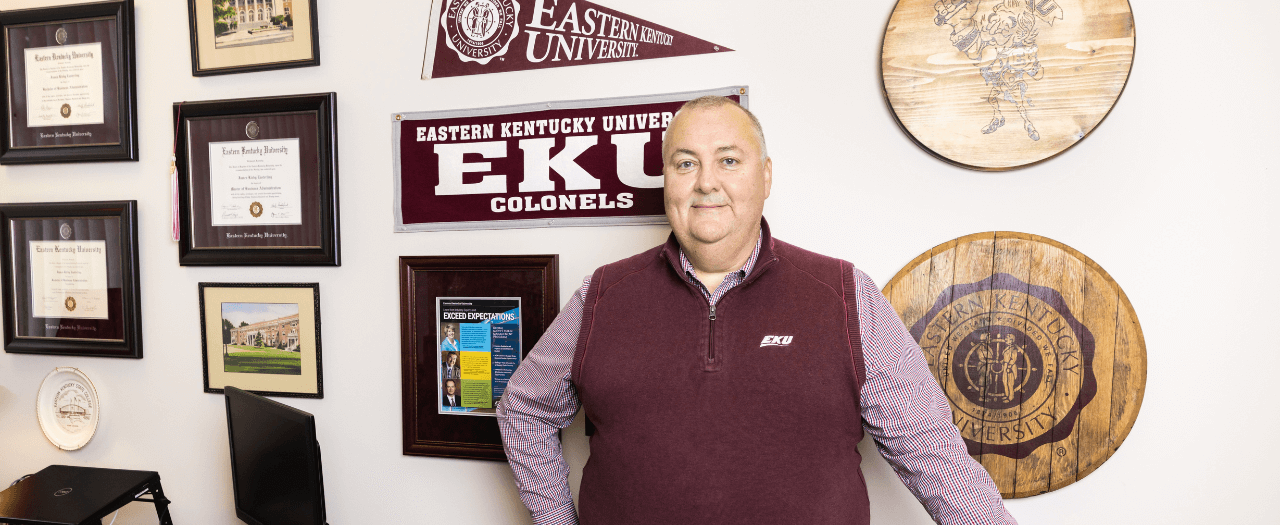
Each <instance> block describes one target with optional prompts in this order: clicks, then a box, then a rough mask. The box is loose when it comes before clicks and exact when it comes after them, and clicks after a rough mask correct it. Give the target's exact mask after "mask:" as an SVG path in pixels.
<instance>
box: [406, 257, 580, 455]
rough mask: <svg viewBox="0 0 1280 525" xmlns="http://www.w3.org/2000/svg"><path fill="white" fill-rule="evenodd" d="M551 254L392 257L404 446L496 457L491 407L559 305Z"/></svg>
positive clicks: (498, 440)
mask: <svg viewBox="0 0 1280 525" xmlns="http://www.w3.org/2000/svg"><path fill="white" fill-rule="evenodd" d="M558 261H559V259H558V257H557V256H555V255H512V256H489V255H469V256H442V257H401V258H400V341H401V342H400V371H401V372H400V373H401V376H400V384H401V410H402V417H401V424H402V425H403V433H404V435H403V438H404V441H403V449H402V453H403V454H404V455H406V456H435V457H447V458H468V459H489V460H495V461H506V459H507V456H506V454H505V453H504V452H503V450H502V435H501V434H500V433H499V431H498V422H497V418H495V417H493V407H494V406H495V405H496V403H497V401H498V400H499V399H500V398H501V396H502V393H503V392H504V391H505V388H506V379H507V378H509V377H510V376H511V374H512V373H514V372H515V368H516V367H517V366H518V364H519V363H520V362H521V361H522V359H523V357H524V356H525V355H526V354H528V352H529V350H530V349H532V348H533V345H534V344H535V343H537V342H538V339H539V338H541V337H542V334H543V332H545V331H546V330H547V328H548V327H550V326H551V321H552V320H554V319H555V317H556V314H557V313H559V311H560V306H559V305H560V299H559V297H560V294H559V289H560V284H559V269H558V267H559V266H558ZM455 401H456V402H455ZM477 416H479V417H477ZM485 416H488V417H485Z"/></svg>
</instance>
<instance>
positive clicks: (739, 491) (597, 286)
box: [572, 224, 870, 525]
mask: <svg viewBox="0 0 1280 525" xmlns="http://www.w3.org/2000/svg"><path fill="white" fill-rule="evenodd" d="M762 227H763V230H764V233H763V239H762V241H761V247H760V254H759V256H758V258H757V260H756V263H755V267H754V269H753V270H752V272H751V275H749V276H748V277H747V279H746V280H745V281H743V282H742V283H741V284H739V285H738V286H736V287H734V288H733V289H732V290H730V291H729V292H727V293H726V294H725V295H724V296H723V297H722V298H721V299H720V301H719V302H718V304H716V305H715V308H714V315H713V310H712V308H710V304H709V302H708V301H707V299H706V298H705V296H704V295H703V294H702V293H701V292H700V291H699V290H698V289H697V288H695V287H694V286H693V285H692V284H691V283H689V282H687V281H686V280H685V279H684V278H682V274H683V271H682V270H681V269H680V255H679V245H678V244H677V243H676V240H675V237H674V236H672V237H671V238H670V239H669V240H668V241H667V243H666V244H665V245H663V246H659V247H657V248H654V249H652V250H649V251H647V252H644V253H642V254H640V255H637V256H634V257H631V258H628V259H624V260H622V261H618V262H616V263H613V264H609V265H607V266H604V267H602V268H600V269H599V270H596V272H595V274H594V275H593V276H592V278H591V284H590V286H589V288H588V291H587V297H586V301H585V305H584V310H583V316H582V329H581V332H580V335H579V339H578V346H577V350H576V353H575V354H574V363H573V371H572V380H573V383H574V386H575V387H576V388H577V392H578V395H579V398H580V399H581V401H582V405H583V409H584V413H585V414H586V416H587V418H588V420H589V421H590V422H591V423H592V424H593V426H594V429H595V430H594V434H593V435H592V436H591V457H590V459H589V460H588V461H587V464H586V466H585V468H584V469H583V473H582V485H581V493H580V497H579V517H580V520H581V522H582V523H583V524H584V525H601V524H609V525H614V524H627V523H637V524H641V523H643V524H646V525H650V524H654V523H735V524H736V523H806V524H827V523H831V524H835V523H839V524H841V525H848V524H865V523H868V522H869V520H870V517H869V513H868V504H867V492H866V484H865V482H864V481H863V477H862V470H861V468H860V463H861V456H860V455H859V454H858V448H857V447H858V442H859V441H860V440H861V439H862V417H861V410H860V404H859V403H860V396H859V392H860V389H861V387H862V383H863V381H864V379H865V367H864V366H863V359H862V344H861V342H860V335H859V331H858V317H857V305H856V303H855V294H854V278H853V265H852V264H850V263H848V262H845V261H841V260H838V259H833V258H830V257H825V256H822V255H818V254H815V253H812V252H808V251H805V250H802V249H799V248H796V247H795V246H792V245H790V244H787V243H784V242H781V241H778V240H775V239H772V238H771V237H770V235H769V230H768V225H767V224H763V226H762Z"/></svg>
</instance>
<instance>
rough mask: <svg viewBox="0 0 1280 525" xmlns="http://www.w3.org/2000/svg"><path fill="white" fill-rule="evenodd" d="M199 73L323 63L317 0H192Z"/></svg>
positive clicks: (194, 61)
mask: <svg viewBox="0 0 1280 525" xmlns="http://www.w3.org/2000/svg"><path fill="white" fill-rule="evenodd" d="M187 10H188V18H189V21H190V23H191V74H192V75H194V76H197V77H203V76H208V75H226V74H230V73H247V72H250V71H269V70H272V69H288V68H294V67H307V66H318V65H320V36H319V31H318V28H319V25H318V24H317V22H316V0H187Z"/></svg>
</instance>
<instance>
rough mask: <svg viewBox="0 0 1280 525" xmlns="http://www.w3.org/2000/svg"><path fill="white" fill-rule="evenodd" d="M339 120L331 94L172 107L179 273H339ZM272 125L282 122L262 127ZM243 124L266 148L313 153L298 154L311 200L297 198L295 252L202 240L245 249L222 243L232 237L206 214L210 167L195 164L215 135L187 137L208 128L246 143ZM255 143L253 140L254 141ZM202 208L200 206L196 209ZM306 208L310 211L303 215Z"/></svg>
mask: <svg viewBox="0 0 1280 525" xmlns="http://www.w3.org/2000/svg"><path fill="white" fill-rule="evenodd" d="M312 117H314V123H313V122H312V120H311V118H312ZM337 118H338V117H337V94H336V93H316V94H309V95H290V96H278V97H261V98H246V99H233V100H211V101H201V102H177V103H174V105H173V119H174V126H175V128H177V130H178V136H177V153H176V156H177V158H178V161H177V170H178V194H179V217H180V224H179V227H180V239H179V244H178V262H179V264H181V265H182V266H341V265H342V259H341V242H340V236H339V225H338V145H337V143H338V129H337ZM271 119H275V120H276V121H280V120H281V119H284V122H283V123H282V124H279V125H276V126H271V125H268V124H267V122H268V121H270V120H271ZM258 121H263V125H262V126H261V127H260V128H259V127H257V122H258ZM245 122H248V123H249V124H251V125H253V126H254V130H255V131H254V133H255V134H256V133H258V131H257V130H259V129H261V133H262V135H263V136H261V138H263V139H264V140H265V139H270V138H282V137H292V138H298V139H299V140H300V141H301V142H300V144H302V147H301V149H302V151H303V152H306V151H311V152H312V153H310V154H305V153H300V155H303V158H302V162H303V163H304V166H303V168H302V174H301V177H302V179H303V186H304V187H308V188H311V189H310V190H309V192H310V193H309V194H308V193H304V194H303V202H302V208H303V209H302V214H303V215H304V217H303V223H302V224H301V226H299V228H298V229H295V230H292V231H293V233H294V234H295V235H294V237H293V239H300V240H301V242H298V245H296V246H294V245H279V244H274V245H273V244H269V243H265V241H264V243H263V244H260V245H249V244H245V245H241V246H230V245H225V244H212V245H211V244H210V242H211V241H206V240H204V239H214V240H217V239H223V241H220V242H243V243H249V242H250V241H249V240H248V238H245V240H244V241H225V239H227V238H229V237H225V236H224V235H226V234H230V235H235V234H236V233H233V231H232V230H230V229H228V228H227V227H221V226H214V225H213V223H212V219H211V212H210V209H209V206H207V203H208V202H209V199H210V198H211V197H210V195H209V192H208V184H209V182H208V179H209V166H208V160H207V159H205V161H204V162H203V163H202V162H201V161H200V160H199V158H200V155H201V154H202V153H201V151H202V150H201V148H205V149H204V150H203V151H204V153H205V154H206V155H205V156H206V157H207V147H208V144H209V143H210V142H215V141H216V140H214V139H212V138H211V137H213V136H214V135H213V134H210V133H202V132H197V133H195V135H196V136H194V137H193V136H192V133H191V130H192V129H193V123H195V124H198V125H204V124H209V125H210V126H212V127H215V128H219V129H221V130H222V131H219V132H218V133H222V134H223V135H226V134H227V133H230V134H238V135H237V136H238V137H239V140H245V139H246V138H247V137H248V136H249V135H248V134H249V129H248V127H247V126H246V124H245ZM202 123H203V124H202ZM298 123H301V124H300V126H301V127H302V128H306V129H310V128H312V127H314V133H312V132H310V131H306V132H301V131H298V129H295V126H294V124H298ZM299 129H300V128H299ZM226 130H230V131H226ZM242 130H243V131H242ZM267 135H270V136H267ZM219 136H222V135H219ZM253 137H255V139H254V140H256V138H257V137H258V135H253ZM202 185H203V186H202ZM202 188H203V189H202ZM308 195H310V196H309V197H308ZM202 202H203V203H204V204H199V203H202ZM308 206H310V207H312V208H313V209H311V210H310V211H308V209H307V207H308ZM245 228H248V227H242V228H241V230H244V229H245ZM224 230H225V231H224ZM286 230H287V229H280V231H281V232H283V233H285V234H288V233H289V231H286ZM245 233H253V232H249V231H246V232H245ZM277 234H278V233H277ZM280 242H293V241H292V240H291V239H289V238H288V237H287V235H286V237H285V240H284V241H280Z"/></svg>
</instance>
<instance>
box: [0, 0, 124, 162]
mask: <svg viewBox="0 0 1280 525" xmlns="http://www.w3.org/2000/svg"><path fill="white" fill-rule="evenodd" d="M0 33H2V34H0V37H2V38H0V54H2V55H3V61H4V63H3V67H4V70H3V72H4V83H3V86H2V89H3V94H4V97H3V99H2V100H0V109H2V110H3V114H4V122H3V125H2V126H0V164H35V163H52V162H87V161H102V160H138V113H137V99H138V95H137V87H136V82H135V75H136V74H135V62H134V44H133V1H132V0H125V1H120V2H99V3H92V4H80V5H70V6H62V7H49V8H40V9H24V10H19V11H0Z"/></svg>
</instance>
